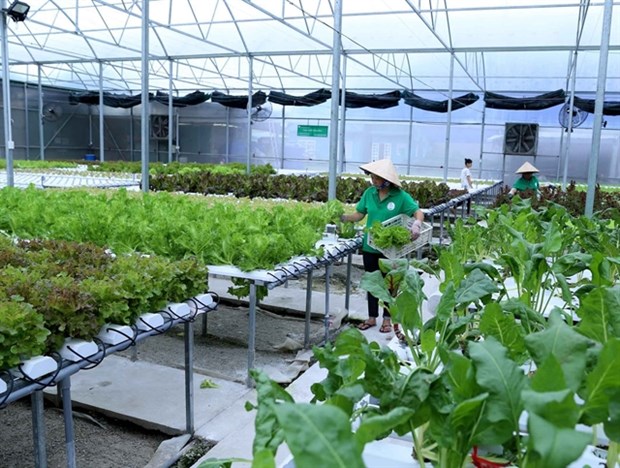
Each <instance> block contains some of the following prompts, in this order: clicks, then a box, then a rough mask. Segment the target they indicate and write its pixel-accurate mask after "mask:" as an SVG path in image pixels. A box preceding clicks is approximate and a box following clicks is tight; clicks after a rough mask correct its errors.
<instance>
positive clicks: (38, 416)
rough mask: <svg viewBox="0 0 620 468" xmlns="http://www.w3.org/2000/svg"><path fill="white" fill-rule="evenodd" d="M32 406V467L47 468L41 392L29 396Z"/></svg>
mask: <svg viewBox="0 0 620 468" xmlns="http://www.w3.org/2000/svg"><path fill="white" fill-rule="evenodd" d="M30 403H31V405H32V408H31V411H32V441H33V443H34V466H35V467H36V468H46V467H47V453H46V447H45V416H44V405H43V391H42V390H37V391H35V392H33V393H32V394H31V395H30Z"/></svg>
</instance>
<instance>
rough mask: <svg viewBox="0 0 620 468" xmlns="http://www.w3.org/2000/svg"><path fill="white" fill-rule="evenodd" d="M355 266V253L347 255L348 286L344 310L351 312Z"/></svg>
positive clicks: (346, 287)
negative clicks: (353, 267)
mask: <svg viewBox="0 0 620 468" xmlns="http://www.w3.org/2000/svg"><path fill="white" fill-rule="evenodd" d="M352 266H353V252H349V255H347V285H346V286H345V293H344V308H345V309H346V310H347V312H348V311H349V301H350V299H351V270H352Z"/></svg>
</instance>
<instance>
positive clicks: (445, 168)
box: [443, 53, 454, 182]
mask: <svg viewBox="0 0 620 468" xmlns="http://www.w3.org/2000/svg"><path fill="white" fill-rule="evenodd" d="M453 87H454V53H452V55H450V92H449V93H448V116H447V117H448V121H447V123H446V144H445V155H444V159H443V180H444V182H446V181H447V180H448V165H449V164H450V130H451V128H452V89H453Z"/></svg>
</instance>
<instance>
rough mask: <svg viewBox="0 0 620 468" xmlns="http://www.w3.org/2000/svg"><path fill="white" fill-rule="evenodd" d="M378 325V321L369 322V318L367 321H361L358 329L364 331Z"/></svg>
mask: <svg viewBox="0 0 620 468" xmlns="http://www.w3.org/2000/svg"><path fill="white" fill-rule="evenodd" d="M376 326H377V322H374V323H373V322H369V321H368V320H366V321H365V322H362V323H360V324H359V325H358V326H357V329H358V330H362V331H364V330H368V329H369V328H372V327H376Z"/></svg>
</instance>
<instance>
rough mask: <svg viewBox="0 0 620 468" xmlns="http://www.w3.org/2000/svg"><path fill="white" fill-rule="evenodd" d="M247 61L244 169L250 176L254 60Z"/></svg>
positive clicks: (249, 58)
mask: <svg viewBox="0 0 620 468" xmlns="http://www.w3.org/2000/svg"><path fill="white" fill-rule="evenodd" d="M248 61H249V65H250V74H249V78H248V115H247V122H248V147H247V162H246V168H245V172H246V174H248V175H249V174H250V169H251V165H252V162H251V161H252V93H253V89H252V80H253V78H254V59H253V58H252V56H251V55H250V56H248Z"/></svg>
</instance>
